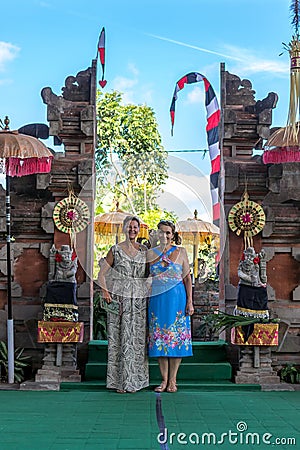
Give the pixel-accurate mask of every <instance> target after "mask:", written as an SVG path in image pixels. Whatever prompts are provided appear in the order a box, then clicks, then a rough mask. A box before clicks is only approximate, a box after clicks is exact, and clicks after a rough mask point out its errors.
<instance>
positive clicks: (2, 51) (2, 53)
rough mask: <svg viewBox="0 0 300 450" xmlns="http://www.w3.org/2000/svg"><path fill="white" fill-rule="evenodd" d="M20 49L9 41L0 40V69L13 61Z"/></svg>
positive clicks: (3, 68) (2, 69)
mask: <svg viewBox="0 0 300 450" xmlns="http://www.w3.org/2000/svg"><path fill="white" fill-rule="evenodd" d="M19 51H20V48H19V47H17V46H16V45H13V44H10V43H9V42H3V41H0V70H1V71H4V70H5V66H6V64H8V63H9V62H11V61H13V60H14V59H15V58H16V57H17V56H18V53H19Z"/></svg>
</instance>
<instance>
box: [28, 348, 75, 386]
mask: <svg viewBox="0 0 300 450" xmlns="http://www.w3.org/2000/svg"><path fill="white" fill-rule="evenodd" d="M45 345H46V346H45V353H44V358H43V366H42V368H41V369H39V370H38V372H37V374H36V376H35V381H36V382H56V383H60V382H63V381H69V382H70V381H75V382H79V381H81V375H80V374H79V370H77V369H76V360H77V356H76V354H77V345H76V344H62V343H51V344H50V343H48V344H45Z"/></svg>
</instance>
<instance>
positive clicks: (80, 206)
mask: <svg viewBox="0 0 300 450" xmlns="http://www.w3.org/2000/svg"><path fill="white" fill-rule="evenodd" d="M53 220H54V223H55V226H56V227H57V228H58V229H59V230H60V231H62V232H63V233H79V232H80V231H82V230H84V229H85V228H86V227H87V226H88V224H89V220H90V211H89V208H88V206H87V204H86V203H85V202H84V201H82V200H80V198H78V197H76V196H75V195H71V196H69V197H66V198H63V199H62V200H60V201H59V202H58V203H57V204H56V205H55V207H54V210H53Z"/></svg>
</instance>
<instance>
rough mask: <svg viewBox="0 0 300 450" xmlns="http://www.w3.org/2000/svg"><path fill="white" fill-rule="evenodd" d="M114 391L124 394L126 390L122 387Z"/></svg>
mask: <svg viewBox="0 0 300 450" xmlns="http://www.w3.org/2000/svg"><path fill="white" fill-rule="evenodd" d="M116 392H117V393H118V394H126V391H124V390H123V389H117V390H116Z"/></svg>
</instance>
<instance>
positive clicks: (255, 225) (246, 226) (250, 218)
mask: <svg viewBox="0 0 300 450" xmlns="http://www.w3.org/2000/svg"><path fill="white" fill-rule="evenodd" d="M265 221H266V216H265V213H264V210H263V208H262V207H261V206H260V205H259V204H258V203H255V202H253V201H252V200H249V197H248V194H247V193H246V194H244V198H243V199H242V200H241V201H240V202H238V203H236V204H235V205H233V207H232V208H231V210H230V211H229V214H228V224H229V227H230V229H231V230H232V231H233V232H234V233H236V234H237V235H238V236H239V235H240V234H241V233H242V232H243V233H244V237H246V238H248V237H250V238H251V237H252V236H255V235H256V234H258V233H259V232H260V231H261V230H262V229H263V227H264V225H265Z"/></svg>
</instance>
